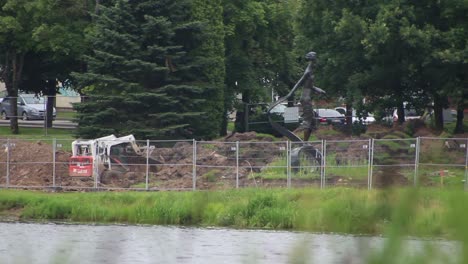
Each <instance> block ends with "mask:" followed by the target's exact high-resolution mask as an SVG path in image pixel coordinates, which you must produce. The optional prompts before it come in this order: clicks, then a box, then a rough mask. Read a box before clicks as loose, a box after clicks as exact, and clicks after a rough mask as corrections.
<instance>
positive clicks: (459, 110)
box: [453, 100, 465, 134]
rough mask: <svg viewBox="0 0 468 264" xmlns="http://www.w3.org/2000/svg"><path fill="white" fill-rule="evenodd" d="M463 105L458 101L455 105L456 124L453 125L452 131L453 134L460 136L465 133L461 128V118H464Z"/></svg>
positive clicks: (461, 101)
mask: <svg viewBox="0 0 468 264" xmlns="http://www.w3.org/2000/svg"><path fill="white" fill-rule="evenodd" d="M464 110H465V104H464V102H463V100H460V102H458V104H457V124H456V125H455V130H454V131H453V133H454V134H462V133H465V129H464V128H463V118H464V117H465V116H464V115H465V113H464Z"/></svg>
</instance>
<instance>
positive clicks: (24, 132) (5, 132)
mask: <svg viewBox="0 0 468 264" xmlns="http://www.w3.org/2000/svg"><path fill="white" fill-rule="evenodd" d="M19 132H20V133H19V134H18V135H14V134H12V133H11V130H10V127H0V135H1V136H0V138H15V139H38V140H39V139H44V138H61V139H64V138H67V139H68V138H70V139H71V138H74V136H73V130H71V129H60V128H48V129H47V135H46V133H45V132H46V131H45V130H44V128H33V127H20V128H19Z"/></svg>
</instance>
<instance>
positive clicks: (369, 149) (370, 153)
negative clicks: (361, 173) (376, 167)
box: [367, 138, 372, 190]
mask: <svg viewBox="0 0 468 264" xmlns="http://www.w3.org/2000/svg"><path fill="white" fill-rule="evenodd" d="M367 147H368V150H367V152H368V153H367V189H368V190H370V179H371V170H372V166H371V157H372V139H370V138H369V142H368V143H367Z"/></svg>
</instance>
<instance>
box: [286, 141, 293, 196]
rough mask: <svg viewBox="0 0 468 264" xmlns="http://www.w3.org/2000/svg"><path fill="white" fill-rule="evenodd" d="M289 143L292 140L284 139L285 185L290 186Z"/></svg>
mask: <svg viewBox="0 0 468 264" xmlns="http://www.w3.org/2000/svg"><path fill="white" fill-rule="evenodd" d="M291 145H292V142H290V141H289V140H288V141H286V179H287V180H286V186H287V187H288V188H291Z"/></svg>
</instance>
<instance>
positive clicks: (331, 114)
mask: <svg viewBox="0 0 468 264" xmlns="http://www.w3.org/2000/svg"><path fill="white" fill-rule="evenodd" d="M314 112H315V116H316V118H317V120H318V123H319V124H321V125H339V126H340V125H344V124H346V118H345V116H344V115H343V114H341V113H340V112H338V111H336V110H335V109H324V108H319V109H315V111H314Z"/></svg>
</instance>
